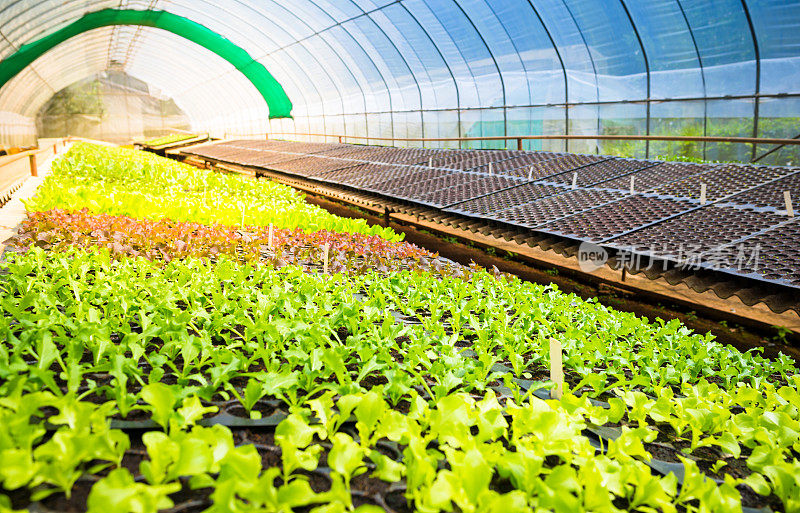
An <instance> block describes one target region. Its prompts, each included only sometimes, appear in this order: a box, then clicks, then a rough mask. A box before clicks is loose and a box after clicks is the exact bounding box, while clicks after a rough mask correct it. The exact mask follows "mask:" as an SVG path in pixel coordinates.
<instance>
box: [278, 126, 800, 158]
mask: <svg viewBox="0 0 800 513" xmlns="http://www.w3.org/2000/svg"><path fill="white" fill-rule="evenodd" d="M265 136H266V137H267V138H270V137H281V136H292V137H323V138H326V139H328V138H332V139H336V140H337V141H338V142H339V143H345V142H347V140H348V139H350V140H358V141H366V143H367V144H369V143H370V141H390V142H392V144H394V143H395V142H446V141H456V142H459V143H461V142H468V141H516V146H517V149H518V150H522V149H523V141H532V140H604V141H606V140H611V141H664V142H700V143H732V144H753V145H759V144H766V145H779V147H783V146H791V145H794V146H797V145H800V139H798V138H792V139H785V138H777V137H724V136H693V135H623V134H617V135H612V134H599V135H577V134H562V135H552V134H547V135H492V136H484V137H371V136H365V135H339V134H303V133H296V132H272V133H269V134H265ZM776 149H777V148H776ZM772 151H774V149H773V150H770V152H769V153H771V152H772ZM764 156H765V155H761V157H758V158H755V160H756V161H757V160H760V159H761V158H762V157H764Z"/></svg>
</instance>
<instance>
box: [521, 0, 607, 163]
mask: <svg viewBox="0 0 800 513" xmlns="http://www.w3.org/2000/svg"><path fill="white" fill-rule="evenodd" d="M527 2H528V5H530V6H531V10H532V11H533V13H534V14H535V15H536V18H537V19H538V20H539V24H540V25H541V26H542V29H543V30H544V32H545V34H547V38H548V39H549V40H550V44H551V45H553V50H554V51H555V52H556V57H558V62H559V63H561V71H562V72H563V74H564V103H566V104H569V79H568V78H567V67H566V66H565V65H564V59H563V58H562V57H561V51H560V50H559V49H558V46H557V45H556V42H555V40H554V39H553V35H552V34H551V33H550V29H549V28H548V27H547V25H546V24H545V22H544V20H542V16H541V15H540V14H539V10H538V9H537V8H536V7H535V6H534V5H533V1H532V0H527ZM590 57H591V56H590ZM564 133H565V134H567V135H569V108H567V107H564ZM564 151H569V139H565V140H564Z"/></svg>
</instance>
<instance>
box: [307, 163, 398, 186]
mask: <svg viewBox="0 0 800 513" xmlns="http://www.w3.org/2000/svg"><path fill="white" fill-rule="evenodd" d="M392 167H393V166H390V165H388V164H374V163H372V162H361V161H355V165H354V166H352V167H346V168H341V169H336V170H333V171H325V172H324V173H319V174H318V175H316V176H314V178H315V179H316V180H321V181H323V182H328V183H331V184H344V185H349V184H350V180H353V179H357V178H359V177H362V176H366V175H369V174H371V173H378V172H383V171H386V170H388V169H392Z"/></svg>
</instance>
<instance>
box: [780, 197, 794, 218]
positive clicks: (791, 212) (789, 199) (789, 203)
mask: <svg viewBox="0 0 800 513" xmlns="http://www.w3.org/2000/svg"><path fill="white" fill-rule="evenodd" d="M783 201H784V203H786V215H787V216H789V217H794V210H793V209H792V194H791V193H790V192H789V191H783Z"/></svg>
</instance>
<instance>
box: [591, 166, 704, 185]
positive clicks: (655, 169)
mask: <svg viewBox="0 0 800 513" xmlns="http://www.w3.org/2000/svg"><path fill="white" fill-rule="evenodd" d="M712 167H713V166H712ZM709 170H710V167H709V166H708V165H707V164H688V163H686V164H685V163H682V162H662V163H661V164H659V165H657V166H651V167H647V168H644V169H641V170H638V171H636V172H635V173H633V175H631V176H633V177H634V184H633V187H634V191H636V192H648V191H651V190H653V189H655V188H657V187H660V186H662V185H666V184H668V183H671V182H675V181H678V180H683V179H686V178H689V177H691V176H694V175H696V174H698V173H704V172H708V171H709ZM631 176H623V177H618V178H613V179H611V180H608V181H604V182H601V183H599V184H596V185H595V187H603V188H608V189H616V190H620V191H630V189H631Z"/></svg>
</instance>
